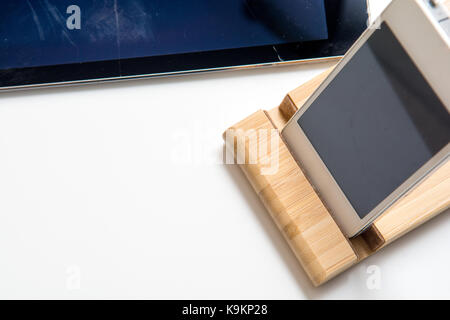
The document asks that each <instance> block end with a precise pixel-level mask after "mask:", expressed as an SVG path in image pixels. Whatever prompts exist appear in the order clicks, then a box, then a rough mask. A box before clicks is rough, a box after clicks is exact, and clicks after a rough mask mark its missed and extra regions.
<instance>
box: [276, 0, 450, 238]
mask: <svg viewBox="0 0 450 320" xmlns="http://www.w3.org/2000/svg"><path fill="white" fill-rule="evenodd" d="M381 22H385V23H386V24H387V25H388V26H389V27H390V29H391V30H392V32H393V33H394V35H395V36H396V37H397V39H398V40H399V42H400V43H401V44H402V46H403V48H404V49H405V50H406V52H407V53H408V54H409V56H410V57H411V59H412V60H413V62H414V63H415V64H416V66H417V67H418V69H419V70H420V71H421V72H422V74H423V76H424V77H425V79H426V80H427V81H428V83H429V84H430V86H431V87H432V88H433V90H434V91H435V93H436V95H437V96H438V97H439V98H440V99H441V101H442V102H443V104H444V105H445V106H446V107H447V110H448V111H449V112H450V90H448V83H450V59H449V50H450V41H449V40H448V38H447V37H446V34H445V33H444V31H443V30H442V29H441V28H440V26H439V24H438V22H437V21H436V20H435V19H434V18H433V16H432V15H431V13H430V12H429V11H428V9H427V8H426V4H425V3H424V2H423V1H421V0H395V1H393V2H392V3H391V4H390V5H389V6H388V7H387V8H386V10H385V11H384V12H383V13H382V14H381V16H380V18H379V21H377V22H375V24H374V25H373V27H371V28H369V29H368V30H367V31H366V32H365V33H364V34H363V35H362V36H361V37H360V39H359V40H358V41H357V42H356V43H355V44H354V46H353V47H352V48H351V49H350V50H349V52H348V53H347V54H346V55H345V57H344V58H343V59H342V61H341V62H340V63H339V64H338V65H337V66H336V68H335V69H334V70H333V71H332V72H331V74H330V75H329V76H328V77H327V79H326V80H325V81H324V82H323V83H322V84H321V85H320V86H319V88H318V89H317V90H316V91H315V92H314V94H312V96H311V97H310V98H309V99H308V100H307V102H306V103H305V104H304V106H303V107H302V108H301V109H300V110H299V111H298V112H297V113H296V115H295V116H294V117H292V119H291V120H290V121H289V122H288V124H287V125H286V126H285V128H284V129H283V131H282V136H283V138H284V139H285V141H286V142H287V145H288V147H289V149H290V150H291V152H292V154H293V155H294V157H295V158H296V160H297V161H298V162H299V164H300V165H301V167H302V169H303V170H304V172H305V173H306V175H307V177H308V179H309V180H310V182H311V183H312V184H313V186H314V187H315V188H316V190H317V191H318V193H319V195H320V197H321V198H322V200H323V201H324V203H325V205H326V206H327V207H328V209H329V210H330V212H331V213H332V215H333V217H334V219H335V220H336V222H337V223H338V224H339V226H340V227H341V229H342V231H343V232H344V233H345V234H346V235H347V236H348V237H352V236H355V235H357V234H359V233H360V232H361V231H362V230H364V229H365V228H366V227H367V226H369V225H370V223H371V222H373V220H374V219H375V218H377V217H378V216H379V215H380V214H381V213H383V212H384V211H385V210H386V209H387V208H388V207H389V206H390V205H391V204H393V203H394V202H395V201H396V200H398V199H399V198H400V197H401V196H403V195H404V194H405V193H407V192H408V191H409V190H410V189H411V188H412V187H414V185H415V184H417V183H418V182H419V181H420V180H422V179H423V178H424V177H426V176H427V175H428V174H429V173H430V172H431V171H433V170H435V169H437V168H438V167H439V166H440V165H442V164H444V163H445V161H447V159H448V158H449V155H450V144H447V146H446V147H444V149H443V150H441V151H440V152H439V153H438V154H436V155H435V156H434V157H433V158H432V159H431V160H429V161H428V162H427V163H426V164H425V165H424V166H423V167H422V168H420V169H419V170H418V171H417V172H416V173H415V174H414V175H413V176H412V177H410V178H409V179H408V180H406V181H405V182H404V183H403V184H402V185H400V186H399V187H398V188H397V189H396V190H395V191H394V192H393V193H392V194H390V195H389V196H388V197H387V198H386V199H384V200H383V201H382V202H381V203H379V204H378V205H377V206H376V207H375V208H374V209H373V210H372V211H371V212H370V213H369V214H367V215H366V216H365V217H364V218H363V219H361V218H360V217H359V216H358V214H357V213H356V211H355V209H354V208H353V206H352V205H351V204H350V202H349V200H348V199H347V197H346V196H345V194H344V192H343V191H342V190H341V188H340V187H339V185H338V184H337V182H336V180H335V179H334V178H333V176H332V175H331V173H330V172H329V170H328V168H327V167H326V166H325V164H324V162H323V161H322V160H321V158H320V156H319V154H318V153H317V151H316V150H315V149H314V147H313V146H312V144H311V142H310V141H309V139H308V138H307V137H306V135H305V133H304V132H303V130H302V129H301V128H300V126H299V125H298V124H297V121H298V119H299V118H300V117H301V116H302V114H303V113H304V112H305V111H306V110H307V109H308V108H309V107H310V106H311V105H312V103H313V102H314V100H315V99H316V98H317V97H318V96H319V95H320V94H321V92H322V91H323V90H324V89H325V88H326V87H327V86H328V84H330V82H331V81H333V79H334V78H335V76H336V75H337V74H338V73H339V72H340V71H341V70H342V69H343V68H344V67H345V65H346V64H347V63H348V61H350V60H351V59H352V57H353V56H354V55H355V53H356V52H357V51H358V50H359V49H360V48H361V47H362V46H363V45H364V44H365V42H366V41H367V40H368V39H369V38H370V36H371V35H372V34H373V33H374V32H375V31H376V30H377V29H376V27H374V26H376V24H377V23H381ZM430 57H432V59H430Z"/></svg>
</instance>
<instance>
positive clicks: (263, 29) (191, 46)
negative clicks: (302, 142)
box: [0, 0, 369, 90]
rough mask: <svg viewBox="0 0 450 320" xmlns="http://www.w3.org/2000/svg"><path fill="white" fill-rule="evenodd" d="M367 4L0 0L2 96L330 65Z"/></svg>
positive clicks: (360, 25)
mask: <svg viewBox="0 0 450 320" xmlns="http://www.w3.org/2000/svg"><path fill="white" fill-rule="evenodd" d="M367 11H368V7H367V1H366V0H314V1H311V0H295V1H294V0H227V1H223V0H188V1H186V0H170V1H167V0H151V1H145V0H122V1H117V0H102V1H91V0H77V1H73V0H33V1H28V0H2V1H1V2H0V90H11V89H22V88H29V87H36V86H50V85H65V84H75V83H88V82H99V81H112V80H114V81H115V80H123V79H135V78H147V77H156V76H167V75H177V74H184V73H191V72H204V71H216V70H226V69H236V68H249V67H259V66H271V65H282V64H289V63H298V62H305V61H322V60H329V59H337V58H339V57H341V56H342V55H344V54H345V52H346V51H347V50H348V49H349V48H350V46H351V45H352V44H353V43H354V42H355V41H356V39H358V37H359V36H360V35H361V34H362V33H363V32H364V30H365V29H366V28H367V21H368V18H369V17H368V12H367Z"/></svg>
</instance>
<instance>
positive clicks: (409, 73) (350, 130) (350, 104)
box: [298, 24, 450, 218]
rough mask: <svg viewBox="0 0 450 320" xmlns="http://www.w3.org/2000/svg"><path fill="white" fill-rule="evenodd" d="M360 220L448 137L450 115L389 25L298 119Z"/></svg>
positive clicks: (436, 151) (449, 132) (362, 49)
mask: <svg viewBox="0 0 450 320" xmlns="http://www.w3.org/2000/svg"><path fill="white" fill-rule="evenodd" d="M298 124H299V125H300V127H301V128H302V130H303V131H304V132H305V134H306V136H307V137H308V139H309V140H310V141H311V143H312V145H313V146H314V148H315V149H316V150H317V152H318V154H319V155H320V157H321V159H322V161H323V162H324V163H325V165H326V166H327V168H328V169H329V171H330V172H331V174H332V175H333V177H334V179H335V180H336V182H337V183H338V185H339V186H340V188H341V189H342V191H343V192H344V194H345V195H346V197H347V199H348V200H349V201H350V203H351V204H352V206H353V208H354V209H355V210H356V212H357V213H358V215H359V217H360V218H364V217H365V216H366V215H367V214H368V213H370V211H372V210H373V209H374V208H375V207H376V206H377V205H378V204H379V203H381V202H382V201H383V200H384V199H386V198H387V197H388V196H389V195H390V194H391V193H392V192H394V191H395V190H396V189H397V188H398V187H399V186H400V185H401V184H402V183H403V182H405V181H406V180H407V179H408V178H409V177H411V176H412V175H413V174H414V173H415V172H416V171H417V170H419V169H420V168H421V167H422V166H423V165H424V164H425V163H426V162H427V161H429V160H430V159H431V158H432V157H433V156H434V155H435V154H436V153H438V152H439V151H440V150H442V149H443V148H444V147H445V146H446V145H447V144H448V143H449V142H450V115H449V113H448V111H447V109H446V107H445V106H444V105H443V104H442V102H441V101H440V100H439V98H438V97H437V96H436V94H435V93H434V91H433V89H432V88H431V87H430V85H429V84H428V83H427V81H426V80H425V78H424V77H423V76H422V74H421V73H420V71H419V70H418V69H417V68H416V66H415V64H414V63H413V61H412V60H411V59H410V57H409V56H408V54H407V53H406V51H405V50H404V49H403V47H402V46H401V44H400V43H399V42H398V41H397V39H396V38H395V36H394V35H393V33H392V32H391V30H390V29H389V27H388V26H387V25H386V24H383V25H382V26H381V29H380V30H377V31H375V33H374V34H373V35H372V37H371V38H370V39H369V40H368V41H367V43H366V44H365V45H364V46H363V47H362V48H361V49H360V50H359V51H358V52H357V53H356V54H355V56H354V57H353V58H352V59H351V60H350V61H349V62H348V63H347V64H346V65H345V67H344V69H342V70H341V72H340V73H339V74H338V75H337V77H335V78H334V79H333V81H332V82H331V83H330V85H329V86H328V87H327V88H326V89H325V90H324V91H323V92H322V93H321V95H320V96H319V97H318V98H317V99H316V100H315V101H314V102H313V104H312V105H311V106H310V107H309V108H308V110H306V112H305V113H304V114H303V115H302V116H301V117H300V118H299V120H298Z"/></svg>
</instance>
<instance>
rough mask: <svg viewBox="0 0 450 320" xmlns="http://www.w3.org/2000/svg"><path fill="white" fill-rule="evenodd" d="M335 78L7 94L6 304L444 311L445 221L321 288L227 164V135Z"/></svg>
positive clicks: (220, 79)
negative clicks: (116, 301)
mask: <svg viewBox="0 0 450 320" xmlns="http://www.w3.org/2000/svg"><path fill="white" fill-rule="evenodd" d="M385 3H386V1H385V0H383V1H381V0H376V3H375V2H374V1H372V4H375V5H376V8H375V11H379V10H380V9H381V8H382V6H383V5H384V4H385ZM327 66H329V64H316V65H303V66H291V67H279V68H267V69H258V70H250V71H236V72H226V73H215V74H204V75H192V76H184V77H177V78H166V79H153V80H144V81H133V82H126V83H116V84H101V85H91V86H84V87H75V88H53V89H43V90H34V91H24V92H16V93H6V94H5V93H3V94H1V95H0V298H63V299H70V298H194V299H195V298H202V299H217V298H225V299H228V298H230V299H241V298H243V299H244V298H245V299H259V298H263V299H266V298H268V299H291V298H292V299H304V298H314V299H319V298H333V299H334V298H342V299H348V298H360V299H366V298H450V274H449V266H450V250H449V247H450V245H449V244H450V232H449V230H450V215H449V214H448V213H445V214H441V215H440V216H438V217H437V218H435V219H433V220H432V221H430V222H429V223H427V224H426V225H424V226H423V227H421V228H419V229H418V230H416V231H414V232H412V233H411V234H408V235H407V236H405V237H404V238H402V239H400V240H398V241H397V242H395V243H393V244H392V245H390V246H389V247H387V248H385V249H383V250H382V251H381V252H379V253H377V254H376V255H374V256H372V257H371V258H369V259H368V260H366V261H364V262H363V263H361V264H359V265H357V266H355V267H354V268H352V269H350V270H349V271H347V272H345V273H343V274H342V275H340V276H339V277H337V278H336V279H334V280H332V281H331V282H329V283H328V284H326V285H324V286H322V287H320V288H318V289H315V288H313V287H312V286H311V285H310V282H309V280H308V279H307V277H306V275H305V274H304V272H303V270H302V269H301V267H300V265H299V264H298V262H297V261H296V259H295V257H294V255H293V254H292V252H291V251H290V249H289V248H288V246H287V244H286V243H285V241H284V240H283V238H282V236H281V235H280V233H279V232H278V230H277V229H276V227H275V226H274V224H273V223H272V221H271V219H270V218H269V215H268V214H267V212H266V211H265V209H264V207H263V206H262V204H261V203H260V202H259V200H258V198H257V196H256V195H255V194H254V192H253V191H252V189H251V187H250V185H249V184H248V182H247V181H246V179H245V178H244V176H243V174H242V173H241V172H240V170H239V169H238V168H237V167H236V166H226V165H223V164H222V147H223V142H222V138H221V133H222V132H223V131H224V130H225V129H226V128H227V127H228V126H230V125H232V124H234V123H236V122H237V121H239V120H241V119H243V118H244V117H246V116H248V115H249V114H251V113H252V112H254V111H256V110H257V109H260V108H263V109H270V108H272V107H275V106H277V105H278V104H279V102H280V101H281V99H282V98H283V96H284V95H285V94H286V93H287V92H288V91H289V90H291V89H293V88H295V87H296V86H298V85H300V84H302V83H303V82H304V81H306V80H308V79H310V78H312V77H313V76H314V75H316V74H318V73H319V72H321V71H322V70H324V69H325V68H326V67H327ZM371 265H376V266H378V267H379V268H380V269H379V270H380V272H381V288H380V289H379V290H370V289H369V288H368V286H367V285H366V281H367V279H368V278H369V276H370V274H368V273H367V268H368V267H369V266H371Z"/></svg>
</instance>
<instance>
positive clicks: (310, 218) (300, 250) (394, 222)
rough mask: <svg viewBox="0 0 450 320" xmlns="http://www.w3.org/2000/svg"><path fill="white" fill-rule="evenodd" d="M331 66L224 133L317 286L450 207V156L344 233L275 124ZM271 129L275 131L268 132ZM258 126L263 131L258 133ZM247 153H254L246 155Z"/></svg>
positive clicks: (289, 113)
mask: <svg viewBox="0 0 450 320" xmlns="http://www.w3.org/2000/svg"><path fill="white" fill-rule="evenodd" d="M331 71H332V69H330V70H328V71H327V72H324V73H323V74H321V75H319V76H317V77H316V78H314V79H312V80H311V81H309V82H307V83H305V84H304V85H302V86H300V87H299V88H297V89H295V90H293V91H291V92H290V93H289V94H288V95H287V96H286V97H285V98H284V100H283V102H282V103H281V105H280V106H279V107H277V108H275V109H272V110H270V111H262V110H260V111H257V112H255V113H254V114H252V115H251V116H249V117H248V118H246V119H244V120H242V121H241V122H239V123H237V124H236V125H234V126H232V127H231V128H229V129H228V130H227V131H225V133H224V139H225V141H226V146H227V148H229V149H230V150H231V151H233V152H234V155H235V158H236V159H240V160H243V159H245V161H239V164H238V165H239V166H240V168H241V169H242V171H243V172H244V174H245V175H246V177H247V179H248V180H249V181H250V183H251V185H252V186H253V188H254V190H255V192H256V193H257V194H258V196H259V198H260V199H261V201H262V202H263V204H264V206H265V207H266V208H267V210H268V211H269V213H270V215H271V216H272V218H273V220H274V222H275V223H276V224H277V226H278V228H279V229H280V231H281V232H282V234H283V236H284V237H285V239H286V241H287V242H288V243H289V245H290V247H291V248H292V250H293V252H294V254H295V255H296V257H297V259H298V260H299V262H300V263H301V265H302V266H303V268H304V269H305V271H306V273H307V274H308V276H309V278H310V279H311V281H312V282H313V284H314V285H315V286H318V285H321V284H323V283H324V282H326V281H328V280H329V279H331V278H333V277H334V276H336V275H338V274H339V273H341V272H343V271H344V270H345V269H347V268H349V267H351V266H353V265H354V264H356V263H358V262H359V261H361V260H363V259H365V258H366V257H368V256H370V255H371V254H373V253H375V252H376V251H378V250H379V249H381V248H382V247H384V246H386V245H387V244H389V243H390V242H392V241H394V240H395V239H397V238H399V237H400V236H402V235H403V234H405V233H407V232H409V231H410V230H412V229H414V228H416V227H418V226H419V225H421V224H423V223H424V222H425V221H427V220H429V219H431V218H432V217H434V216H435V215H437V214H439V213H441V212H443V211H444V210H446V209H448V208H449V207H450V162H447V163H446V164H445V165H444V166H442V167H440V168H439V169H438V170H436V171H435V172H434V173H432V174H431V175H430V176H429V177H427V179H426V180H424V181H423V183H421V184H420V185H419V186H417V187H416V188H414V189H413V190H412V191H410V192H409V193H408V194H407V195H406V196H404V197H403V198H402V199H400V200H399V201H398V202H397V203H396V204H395V205H394V206H392V207H391V208H390V209H389V210H388V211H386V212H385V213H384V214H383V215H382V216H380V217H379V218H378V219H377V220H376V221H375V222H374V223H373V224H372V226H371V227H370V228H369V229H368V230H366V231H365V232H364V233H363V234H362V235H360V236H358V237H355V238H352V239H347V238H346V237H345V236H344V234H343V233H342V232H341V230H340V229H339V226H338V225H337V224H336V222H335V221H334V219H333V218H332V216H331V214H330V213H329V211H328V210H327V208H326V207H325V205H324V204H323V202H322V201H321V199H320V196H319V195H318V194H317V192H316V191H315V190H314V188H313V186H312V185H311V184H310V183H309V181H308V180H307V178H306V176H305V175H304V173H303V171H302V170H301V168H300V167H299V166H298V164H297V162H296V161H295V159H294V158H293V157H292V155H291V153H290V152H289V150H288V147H287V145H286V144H285V143H284V141H283V140H282V139H280V136H279V130H281V129H282V128H283V127H284V125H285V124H286V123H287V121H288V120H289V119H290V118H291V117H292V116H293V115H294V113H295V112H296V111H297V110H298V108H299V107H301V106H302V105H303V103H304V102H305V101H306V100H307V99H308V97H309V96H310V95H311V94H312V93H313V92H314V90H315V89H316V88H317V87H318V86H319V85H320V83H322V81H323V80H324V79H325V78H326V77H327V76H328V75H329V73H330V72H331ZM273 130H276V131H275V132H276V137H275V136H271V134H266V133H267V132H273ZM261 132H262V133H264V134H258V133H261ZM230 137H231V138H230ZM274 138H276V139H278V140H279V142H278V143H277V144H275V145H273V144H271V140H272V139H274ZM239 141H243V144H242V145H243V146H244V147H239ZM255 141H256V143H257V149H258V150H259V149H264V148H266V149H265V150H269V151H268V152H263V153H261V152H256V155H255V152H254V150H252V149H251V148H253V149H254V145H252V142H253V143H255ZM267 146H272V147H269V148H267ZM252 152H253V153H252ZM251 154H253V158H252V159H249V158H250V157H252V156H250V155H251ZM249 160H252V161H249ZM271 163H277V165H278V170H276V171H274V172H269V173H268V171H270V170H267V169H268V164H271Z"/></svg>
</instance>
